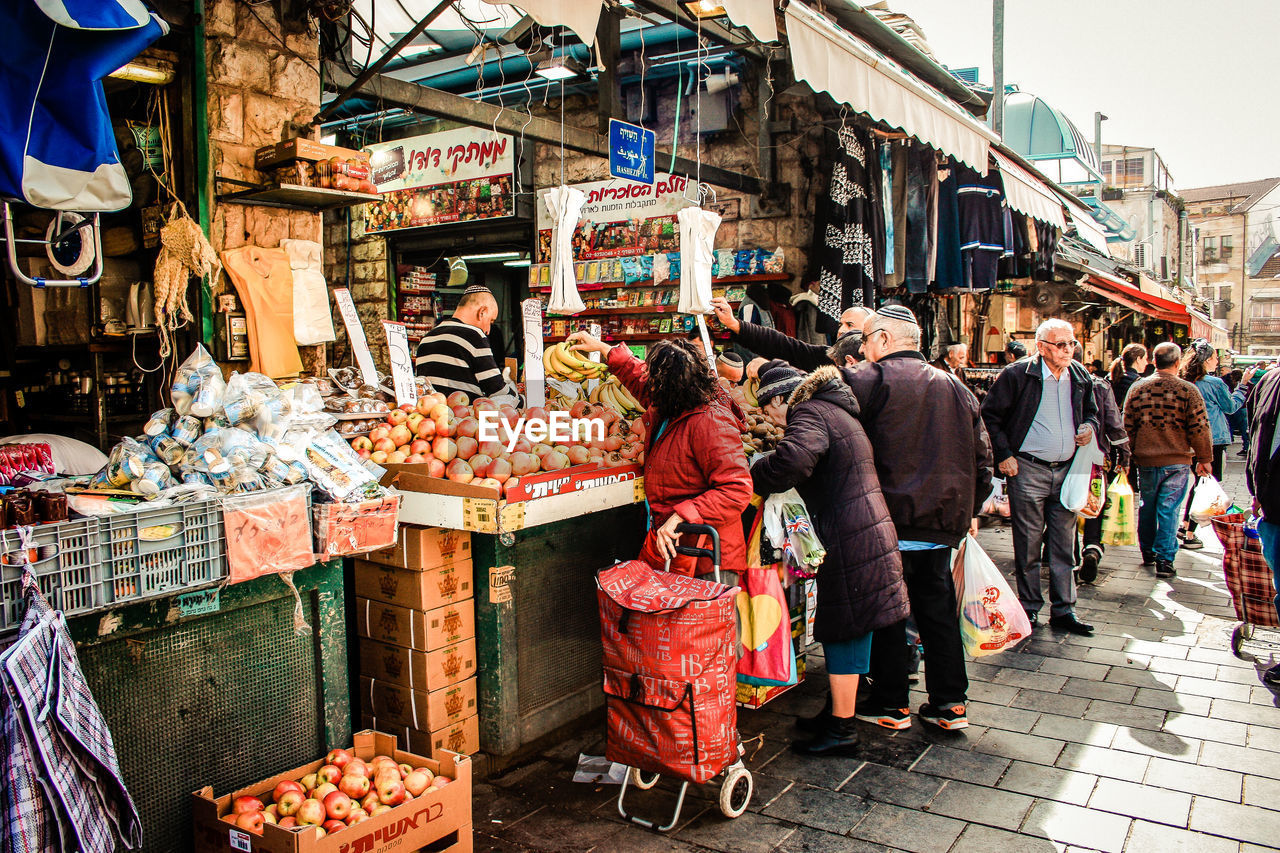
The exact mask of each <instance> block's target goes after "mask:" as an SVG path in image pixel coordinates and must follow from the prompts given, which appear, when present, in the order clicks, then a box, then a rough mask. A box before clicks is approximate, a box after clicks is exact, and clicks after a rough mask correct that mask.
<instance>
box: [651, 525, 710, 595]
mask: <svg viewBox="0 0 1280 853" xmlns="http://www.w3.org/2000/svg"><path fill="white" fill-rule="evenodd" d="M676 533H680V534H685V533H697V534H702V535H704V536H710V537H711V547H710V548H699V547H697V546H694V545H676V553H677V554H682V555H683V556H685V557H707V558H708V559H710V560H711V568H712V573H713V574H714V576H715V579H716V582H717V583H719V582H720V532H719V531H718V530H716V529H715V528H714V527H712V526H711V525H710V524H694V523H693V522H690V521H682V522H680V523H679V524H677V525H676ZM664 568H666V569H668V570H669V569H670V568H671V561H670V560H667V562H666V565H665V567H664Z"/></svg>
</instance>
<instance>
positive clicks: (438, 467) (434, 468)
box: [427, 456, 445, 478]
mask: <svg viewBox="0 0 1280 853" xmlns="http://www.w3.org/2000/svg"><path fill="white" fill-rule="evenodd" d="M444 470H445V464H444V463H443V462H441V461H440V460H439V459H437V458H435V457H434V456H432V457H431V458H430V459H428V460H427V476H428V477H438V478H439V477H444Z"/></svg>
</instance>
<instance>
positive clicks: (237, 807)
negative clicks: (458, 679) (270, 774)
mask: <svg viewBox="0 0 1280 853" xmlns="http://www.w3.org/2000/svg"><path fill="white" fill-rule="evenodd" d="M370 736H376V737H377V738H381V739H382V740H381V741H380V742H378V743H377V744H376V745H370V746H368V747H366V748H364V749H361V748H360V746H361V744H360V739H362V738H364V739H366V740H368V738H369V737H370ZM356 738H357V748H356V749H334V750H331V751H330V752H329V754H328V755H326V756H325V758H324V761H323V763H321V764H319V766H316V765H315V764H312V765H308V766H307V767H304V768H299V769H300V770H304V771H307V772H304V773H301V774H299V775H297V776H296V777H295V776H294V774H292V773H285V774H281V775H280V776H277V777H274V778H273V779H270V780H266V781H265V782H263V783H260V784H259V785H255V786H251V787H250V788H249V789H247V790H248V791H250V792H249V793H242V794H239V795H236V796H233V797H229V798H226V799H228V800H229V802H228V803H227V804H226V808H225V813H222V814H220V815H219V816H218V818H217V819H218V820H219V821H220V822H222V823H223V824H227V825H229V826H230V827H234V828H235V829H237V830H240V831H241V832H243V833H248V834H251V835H255V836H264V837H274V836H273V834H272V833H269V832H268V830H267V827H269V826H274V827H276V828H278V829H280V830H288V831H290V832H291V833H294V834H297V835H299V836H307V837H308V838H309V839H323V838H326V837H327V836H330V835H335V834H338V833H344V832H345V833H348V834H350V835H352V836H353V837H354V836H355V835H356V834H357V832H356V830H357V829H360V828H361V826H362V825H364V828H366V829H379V828H380V827H381V826H382V825H383V824H385V823H386V821H385V820H381V818H382V816H383V815H387V814H390V813H391V812H393V811H394V810H396V809H397V808H398V807H401V806H409V807H410V808H409V811H412V812H414V813H415V814H414V815H410V816H408V818H407V821H408V824H410V825H412V826H414V827H416V826H418V825H419V824H422V825H425V824H427V823H431V822H433V821H435V820H437V819H439V818H442V817H443V816H444V812H445V811H446V804H445V802H444V799H445V797H444V789H445V788H446V786H449V785H453V784H456V783H457V782H458V781H459V780H461V781H462V782H463V783H464V784H463V785H462V786H461V787H464V788H467V789H469V788H470V766H469V763H468V759H467V757H466V756H456V757H454V756H452V755H451V754H447V755H446V758H448V759H451V760H441V761H432V760H430V759H426V758H420V757H419V756H416V755H412V754H410V753H403V752H399V751H397V750H396V749H395V738H394V737H392V736H390V735H382V734H376V733H374V732H361V733H360V734H358V735H357V736H356ZM375 748H376V749H380V750H382V751H381V752H379V753H378V754H373V749H375ZM361 752H363V753H366V754H368V755H369V757H368V759H367V760H366V759H364V758H360V757H359V756H358V753H361ZM459 768H461V769H462V772H458V770H459ZM449 770H453V771H454V773H453V775H449V774H448V771H449ZM295 772H296V771H295ZM255 789H259V790H255ZM449 793H450V794H452V793H453V792H449ZM210 795H211V791H210V789H208V788H206V789H204V791H201V792H197V793H196V795H195V796H196V798H197V805H196V812H197V823H198V824H199V823H200V820H199V818H200V816H201V814H202V813H203V814H204V815H205V816H206V817H208V813H207V806H216V809H217V811H218V812H223V811H224V809H223V807H222V806H221V805H220V804H219V803H218V802H216V801H213V800H212V798H211V796H210ZM470 797H471V795H470V791H469V790H466V791H460V792H458V796H457V797H451V799H459V798H460V802H462V803H465V814H458V813H457V812H459V811H460V810H461V809H460V808H459V807H458V805H457V804H456V803H455V804H454V808H453V811H454V812H455V813H454V814H453V815H451V818H452V820H450V821H442V822H441V824H439V827H440V828H444V827H445V826H446V824H453V825H455V826H464V825H465V826H467V827H468V832H469V831H470V830H469V826H470V823H471V816H470ZM415 803H421V805H422V808H417V809H415V808H412V806H413V805H414V804H415ZM206 804H207V805H206ZM424 818H425V820H424ZM404 823H405V821H399V822H398V824H397V825H402V824H404ZM401 828H402V829H403V828H404V826H401ZM438 837H439V836H438V835H437V836H435V838H438ZM345 838H346V836H344V839H345ZM432 840H434V838H433V839H429V840H428V841H427V842H424V843H430V841H432ZM233 841H234V840H233ZM197 849H223V848H221V847H210V846H209V845H204V846H202V847H198V848H197ZM231 849H242V848H240V847H236V846H235V844H234V843H232V845H231ZM243 849H248V848H243ZM253 849H254V850H257V849H258V847H257V846H256V845H255V846H253ZM263 849H268V850H274V849H277V847H275V846H265V847H264V848H263ZM283 849H289V850H297V851H305V850H307V849H309V847H308V846H297V847H286V848H283ZM316 849H317V850H321V849H324V848H316ZM369 849H374V848H372V847H370V848H369Z"/></svg>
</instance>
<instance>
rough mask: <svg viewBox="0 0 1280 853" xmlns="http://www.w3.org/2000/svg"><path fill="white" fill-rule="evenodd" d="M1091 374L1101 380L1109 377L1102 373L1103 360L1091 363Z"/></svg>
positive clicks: (1095, 360)
mask: <svg viewBox="0 0 1280 853" xmlns="http://www.w3.org/2000/svg"><path fill="white" fill-rule="evenodd" d="M1089 372H1090V373H1091V374H1093V375H1094V376H1096V377H1098V378H1099V379H1102V378H1104V377H1105V376H1106V375H1107V374H1105V373H1103V372H1102V360H1101V359H1097V358H1095V359H1094V360H1093V361H1091V362H1089Z"/></svg>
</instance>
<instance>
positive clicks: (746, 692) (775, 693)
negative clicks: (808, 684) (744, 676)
mask: <svg viewBox="0 0 1280 853" xmlns="http://www.w3.org/2000/svg"><path fill="white" fill-rule="evenodd" d="M804 672H805V659H804V656H803V655H800V656H797V657H796V674H797V678H796V684H803V683H804ZM796 684H783V685H778V686H775V687H764V686H759V685H754V684H743V683H742V682H741V681H739V682H738V695H737V701H738V704H739V705H741V706H742V707H744V708H759V707H761V706H763V705H765V704H767V703H769V702H772V701H773V700H774V699H777V698H778V697H779V696H781V695H782V694H783V693H786V692H787V691H788V690H790V689H791V688H793V687H795V686H796Z"/></svg>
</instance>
